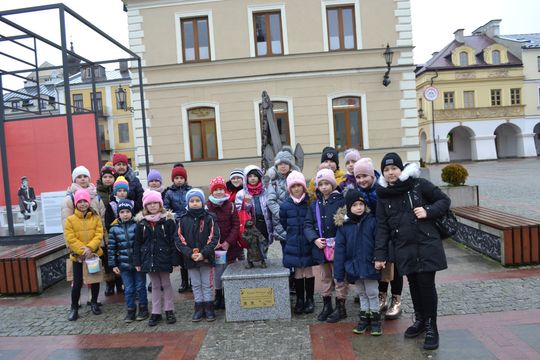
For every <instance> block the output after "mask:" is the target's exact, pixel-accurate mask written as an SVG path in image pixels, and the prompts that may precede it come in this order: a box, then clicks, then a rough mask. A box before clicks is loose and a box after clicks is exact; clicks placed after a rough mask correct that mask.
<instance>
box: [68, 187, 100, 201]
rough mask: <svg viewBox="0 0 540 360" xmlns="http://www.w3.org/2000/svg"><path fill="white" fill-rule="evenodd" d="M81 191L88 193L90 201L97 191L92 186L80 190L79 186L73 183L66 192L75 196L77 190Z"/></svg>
mask: <svg viewBox="0 0 540 360" xmlns="http://www.w3.org/2000/svg"><path fill="white" fill-rule="evenodd" d="M81 189H83V190H86V191H88V193H89V194H90V199H92V200H94V198H95V197H96V195H97V189H96V186H95V185H94V184H89V185H88V187H87V188H82V187H81V186H80V185H79V184H76V183H73V184H71V186H70V187H69V189H68V191H70V192H71V193H73V194H75V193H76V192H77V190H81Z"/></svg>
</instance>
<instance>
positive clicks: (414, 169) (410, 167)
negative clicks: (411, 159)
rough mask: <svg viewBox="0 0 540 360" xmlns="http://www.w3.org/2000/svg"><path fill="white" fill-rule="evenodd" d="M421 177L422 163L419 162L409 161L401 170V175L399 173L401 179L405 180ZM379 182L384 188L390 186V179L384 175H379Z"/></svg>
mask: <svg viewBox="0 0 540 360" xmlns="http://www.w3.org/2000/svg"><path fill="white" fill-rule="evenodd" d="M419 177H420V165H418V163H408V164H406V165H405V168H404V169H403V171H402V172H401V175H399V180H401V181H402V182H404V181H406V180H408V179H409V178H412V179H418V178H419ZM378 184H379V185H380V186H382V187H384V188H387V187H388V181H386V179H385V178H384V176H383V175H381V176H380V177H379V180H378Z"/></svg>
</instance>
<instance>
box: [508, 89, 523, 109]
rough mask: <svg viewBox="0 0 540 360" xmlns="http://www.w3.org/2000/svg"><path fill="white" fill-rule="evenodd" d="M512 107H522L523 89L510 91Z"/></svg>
mask: <svg viewBox="0 0 540 360" xmlns="http://www.w3.org/2000/svg"><path fill="white" fill-rule="evenodd" d="M510 105H521V89H519V88H518V89H510Z"/></svg>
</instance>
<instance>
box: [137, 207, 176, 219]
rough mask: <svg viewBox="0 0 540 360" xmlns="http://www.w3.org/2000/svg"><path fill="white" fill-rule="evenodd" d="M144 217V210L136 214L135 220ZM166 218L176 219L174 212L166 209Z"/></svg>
mask: <svg viewBox="0 0 540 360" xmlns="http://www.w3.org/2000/svg"><path fill="white" fill-rule="evenodd" d="M143 219H144V214H143V212H142V211H139V213H138V214H137V215H136V216H135V221H136V222H140V221H142V220H143ZM165 220H174V213H173V212H172V211H170V210H167V211H165Z"/></svg>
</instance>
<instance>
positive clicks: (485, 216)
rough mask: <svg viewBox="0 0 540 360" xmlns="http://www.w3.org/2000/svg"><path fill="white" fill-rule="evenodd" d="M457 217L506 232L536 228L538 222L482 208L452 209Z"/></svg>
mask: <svg viewBox="0 0 540 360" xmlns="http://www.w3.org/2000/svg"><path fill="white" fill-rule="evenodd" d="M452 210H453V211H454V213H455V214H456V215H457V216H460V217H462V218H465V219H468V220H472V221H477V222H481V223H484V224H485V225H488V226H491V227H493V228H496V229H499V230H504V229H505V228H507V227H517V226H530V225H532V226H534V225H537V224H538V221H535V220H532V219H527V218H524V217H521V216H516V215H511V214H506V213H504V212H501V211H498V210H493V209H488V208H485V207H481V206H468V207H459V208H454V209H452Z"/></svg>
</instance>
